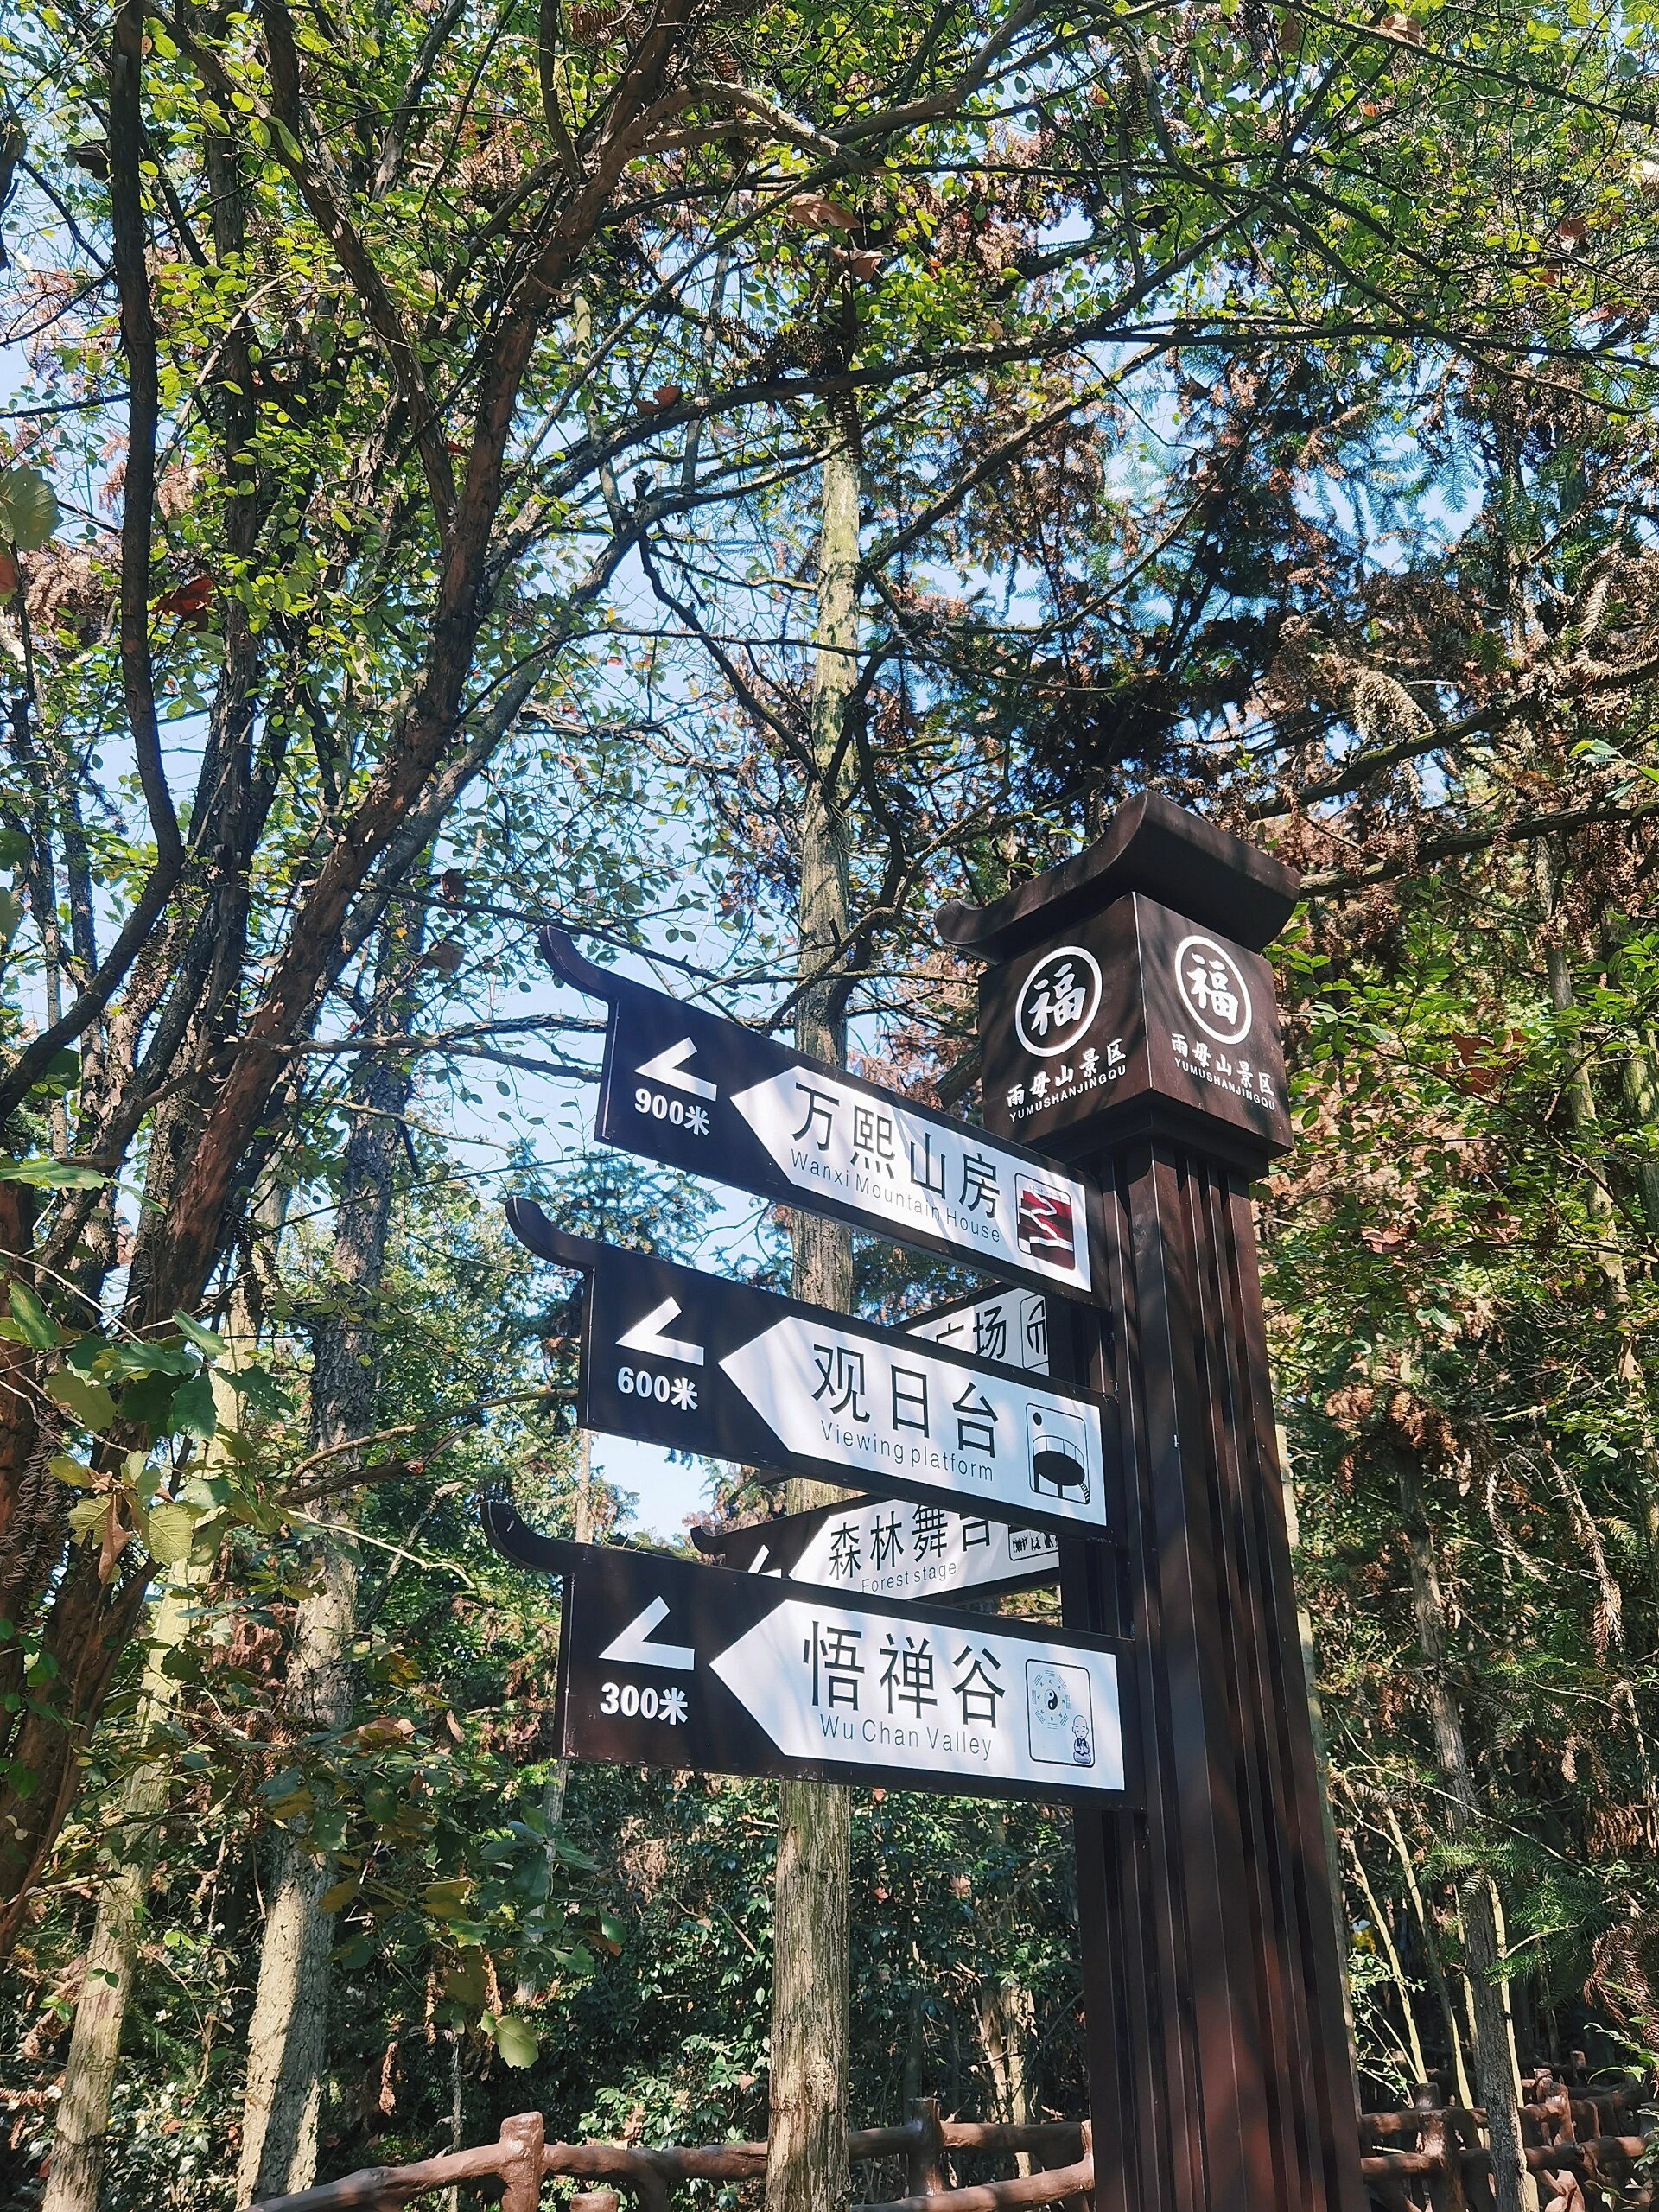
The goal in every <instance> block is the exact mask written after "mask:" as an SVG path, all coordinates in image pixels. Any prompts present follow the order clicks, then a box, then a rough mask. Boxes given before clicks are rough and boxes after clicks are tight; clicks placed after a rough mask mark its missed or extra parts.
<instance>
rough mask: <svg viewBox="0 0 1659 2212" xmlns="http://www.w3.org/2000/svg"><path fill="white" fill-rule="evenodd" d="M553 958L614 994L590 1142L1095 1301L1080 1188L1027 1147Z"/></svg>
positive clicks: (1085, 1202) (591, 985) (583, 981)
mask: <svg viewBox="0 0 1659 2212" xmlns="http://www.w3.org/2000/svg"><path fill="white" fill-rule="evenodd" d="M542 947H543V952H544V953H545V955H546V957H547V959H548V961H549V963H550V965H551V966H552V967H553V968H554V969H556V971H557V972H558V974H560V975H561V976H563V977H564V978H565V980H566V981H567V982H572V983H575V985H576V986H577V987H578V988H580V989H582V990H584V991H588V992H590V993H592V994H593V995H595V996H597V997H602V998H605V999H607V1000H608V1001H609V1002H610V1009H611V1018H610V1023H609V1027H608V1028H607V1033H606V1040H605V1065H604V1071H603V1074H602V1077H601V1084H600V1096H599V1115H598V1123H597V1128H598V1135H599V1136H600V1138H601V1141H603V1142H604V1143H606V1144H614V1145H620V1146H623V1147H626V1149H627V1150H628V1151H630V1152H638V1153H643V1154H645V1156H646V1157H647V1158H648V1159H652V1160H663V1161H664V1162H666V1163H667V1165H669V1166H672V1167H681V1168H684V1169H686V1170H688V1171H689V1172H690V1173H692V1174H694V1175H707V1176H711V1177H713V1178H714V1179H715V1180H716V1181H718V1182H722V1183H731V1184H734V1185H736V1186H737V1187H738V1189H740V1190H742V1191H750V1192H753V1193H754V1194H755V1195H756V1196H757V1197H760V1198H773V1199H777V1200H779V1201H780V1202H781V1203H783V1204H785V1205H796V1206H803V1207H805V1208H807V1209H808V1210H809V1211H811V1212H813V1213H819V1214H828V1215H830V1216H832V1217H834V1218H835V1219H836V1220H838V1221H846V1222H850V1223H851V1224H853V1225H854V1226H855V1228H859V1229H866V1230H874V1231H875V1232H876V1233H877V1234H879V1235H880V1236H891V1237H893V1238H894V1239H896V1240H897V1241H898V1242H899V1243H902V1244H913V1245H918V1246H919V1247H920V1248H921V1249H923V1250H925V1251H929V1252H938V1253H942V1254H944V1255H945V1256H946V1257H948V1258H950V1259H952V1260H957V1261H960V1262H963V1264H964V1265H966V1266H969V1267H972V1268H980V1269H982V1271H983V1272H984V1273H985V1274H989V1275H996V1276H1000V1277H1002V1278H1004V1279H1005V1280H1007V1281H1014V1282H1019V1283H1026V1284H1036V1285H1045V1284H1046V1285H1048V1286H1050V1287H1052V1288H1054V1289H1056V1290H1064V1291H1068V1292H1070V1293H1071V1294H1073V1295H1074V1296H1077V1297H1089V1296H1090V1295H1091V1294H1093V1290H1094V1286H1095V1281H1096V1268H1095V1265H1094V1261H1093V1256H1092V1249H1091V1247H1092V1239H1091V1233H1090V1227H1091V1223H1090V1201H1089V1199H1088V1197H1087V1194H1086V1192H1085V1188H1084V1185H1083V1183H1082V1182H1080V1181H1079V1180H1078V1179H1077V1178H1076V1177H1075V1176H1072V1175H1071V1174H1070V1173H1068V1172H1067V1171H1066V1170H1065V1168H1064V1167H1061V1166H1058V1165H1056V1163H1055V1162H1054V1161H1052V1160H1045V1159H1043V1158H1042V1157H1041V1156H1040V1155H1039V1154H1036V1153H1031V1152H1027V1151H1026V1150H1025V1149H1024V1148H1023V1147H1019V1146H1014V1145H1010V1144H1008V1143H1007V1142H1006V1141H1003V1140H1002V1139H1000V1138H996V1137H992V1136H988V1135H986V1133H985V1131H984V1130H982V1129H978V1128H974V1127H973V1126H972V1125H971V1124H970V1123H969V1122H958V1121H953V1120H952V1119H951V1118H950V1116H948V1115H945V1114H938V1113H935V1112H934V1111H933V1110H932V1109H931V1108H929V1107H925V1106H917V1105H913V1104H912V1103H911V1102H910V1101H909V1100H908V1099H904V1098H899V1097H898V1096H895V1095H894V1094H893V1092H892V1091H887V1090H881V1089H880V1088H879V1086H878V1085H876V1084H873V1083H865V1082H863V1081H862V1080H861V1078H860V1077H856V1076H850V1075H847V1074H845V1073H843V1072H842V1070H841V1069H839V1068H832V1067H829V1066H826V1065H824V1064H823V1062H822V1061H819V1060H814V1059H810V1058H807V1057H806V1055H805V1054H804V1053H801V1052H791V1051H790V1050H789V1049H788V1047H787V1046H782V1045H775V1044H773V1043H772V1041H771V1039H768V1038H765V1037H760V1036H757V1035H756V1034H755V1033H754V1032H753V1030H751V1029H746V1028H744V1027H743V1026H742V1024H741V1022H736V1021H728V1020H723V1019H721V1016H720V1015H718V1014H706V1013H704V1012H703V1011H702V1009H701V1008H700V1007H688V1006H685V1005H683V1004H682V1003H681V1001H679V1000H677V999H674V998H670V997H669V996H668V995H666V993H664V992H662V991H653V990H651V989H649V988H647V987H646V986H645V985H644V984H642V983H636V982H632V981H630V980H629V979H628V978H626V976H616V975H613V974H612V973H610V972H609V971H608V970H607V969H602V968H596V967H594V965H593V963H591V962H590V961H587V960H584V959H583V958H582V956H581V955H580V954H579V953H578V952H577V951H576V950H575V947H574V946H573V945H572V944H571V943H570V941H569V938H567V937H565V936H564V935H563V933H562V932H561V931H557V930H545V931H543V933H542Z"/></svg>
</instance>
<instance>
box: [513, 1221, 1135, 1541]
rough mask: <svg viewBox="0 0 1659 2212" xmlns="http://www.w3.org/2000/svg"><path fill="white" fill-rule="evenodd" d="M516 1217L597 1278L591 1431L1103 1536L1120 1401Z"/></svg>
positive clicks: (539, 1248) (581, 1409)
mask: <svg viewBox="0 0 1659 2212" xmlns="http://www.w3.org/2000/svg"><path fill="white" fill-rule="evenodd" d="M507 1218H508V1221H509V1222H510V1224H512V1229H513V1231H514V1233H515V1234H516V1235H517V1236H518V1237H519V1238H520V1239H521V1240H522V1241H523V1242H524V1243H526V1244H527V1245H529V1247H530V1249H531V1250H532V1251H533V1252H539V1253H540V1254H541V1255H542V1256H543V1258H545V1259H549V1260H554V1261H556V1262H558V1264H559V1265H560V1266H561V1267H566V1268H581V1269H582V1271H583V1272H584V1273H585V1274H588V1275H590V1277H591V1279H592V1280H591V1287H590V1289H589V1292H588V1298H587V1300H586V1301H585V1313H584V1316H583V1321H582V1375H581V1381H580V1385H579V1389H578V1393H577V1419H578V1420H579V1421H581V1423H582V1426H583V1427H585V1428H596V1429H601V1430H603V1431H604V1432H605V1433H607V1435H611V1436H630V1437H634V1438H637V1439H638V1440H639V1441H640V1442H642V1443H646V1444H663V1445H666V1446H669V1447H670V1448H671V1450H674V1451H679V1452H708V1453H709V1454H711V1455H712V1456H713V1457H715V1458H716V1459H736V1460H739V1461H741V1463H742V1464H743V1465H746V1466H751V1467H769V1468H772V1469H775V1470H776V1471H777V1472H779V1474H785V1475H791V1474H804V1475H813V1476H817V1477H818V1478H822V1479H826V1480H828V1481H830V1482H839V1483H845V1484H849V1485H851V1486H853V1487H855V1488H857V1489H861V1490H871V1491H876V1492H877V1493H878V1494H880V1495H881V1496H884V1497H885V1496H893V1497H905V1498H918V1499H921V1500H923V1501H925V1502H926V1503H929V1504H931V1505H933V1506H935V1507H938V1506H939V1505H942V1504H944V1503H949V1504H950V1505H952V1506H954V1507H955V1508H956V1509H957V1510H958V1511H959V1512H967V1513H969V1514H973V1513H979V1512H988V1513H995V1515H997V1516H999V1517H1001V1519H1004V1520H1007V1521H1014V1522H1024V1523H1029V1524H1030V1525H1032V1526H1033V1527H1037V1528H1044V1529H1056V1530H1062V1531H1063V1530H1070V1531H1071V1532H1072V1533H1073V1534H1076V1535H1095V1536H1097V1535H1101V1534H1102V1533H1103V1530H1104V1529H1105V1528H1106V1527H1107V1524H1108V1519H1109V1513H1108V1500H1107V1487H1108V1480H1109V1478H1110V1479H1111V1481H1112V1482H1113V1483H1114V1484H1115V1482H1116V1471H1117V1449H1116V1440H1117V1432H1116V1419H1115V1414H1116V1407H1115V1406H1113V1405H1112V1404H1111V1402H1109V1401H1107V1400H1103V1399H1100V1398H1097V1397H1096V1396H1094V1395H1091V1394H1090V1393H1088V1392H1085V1391H1083V1390H1080V1389H1077V1388H1075V1387H1074V1386H1072V1385H1070V1384H1065V1383H1055V1382H1052V1381H1050V1380H1049V1379H1048V1378H1047V1377H1046V1376H1033V1375H1028V1374H1026V1373H1023V1372H1022V1371H1021V1370H1020V1369H1018V1368H1014V1367H1005V1366H1001V1365H1000V1364H997V1363H993V1362H991V1361H988V1360H982V1359H972V1358H969V1357H968V1356H967V1355H966V1354H964V1353H962V1352H957V1351H947V1350H945V1349H944V1347H943V1346H942V1345H938V1344H930V1343H928V1342H926V1341H925V1339H923V1338H916V1337H907V1336H906V1335H904V1334H902V1333H901V1332H899V1331H897V1330H893V1329H880V1328H874V1327H872V1326H871V1325H869V1324H868V1322H862V1321H855V1320H852V1319H849V1317H848V1316H847V1315H846V1314H844V1313H826V1312H825V1311H824V1310H823V1308H822V1307H819V1306H803V1305H801V1304H799V1303H798V1301H797V1300H794V1299H790V1298H779V1297H777V1296H775V1295H774V1294H772V1292H771V1291H765V1290H754V1289H752V1288H750V1287H749V1286H748V1285H747V1284H744V1283H732V1282H721V1281H718V1280H717V1279H716V1278H715V1277H714V1276H712V1275H705V1274H696V1272H694V1271H693V1270H692V1269H691V1268H681V1267H675V1266H672V1265H671V1264H670V1262H667V1261H664V1260H653V1259H650V1258H648V1257H647V1256H646V1255H645V1254H644V1253H640V1252H629V1251H624V1250H621V1249H619V1248H618V1247H616V1246H614V1245H609V1244H595V1243H590V1242H589V1240H588V1238H586V1237H582V1236H566V1235H565V1234H564V1233H563V1231H562V1230H556V1229H555V1228H554V1227H553V1225H552V1224H551V1223H550V1221H549V1220H548V1218H547V1217H546V1216H545V1215H544V1214H543V1212H542V1211H541V1209H540V1208H539V1207H538V1206H536V1205H531V1203H530V1201H529V1200H527V1199H524V1198H514V1199H512V1200H510V1201H509V1203H508V1207H507ZM670 1328H672V1331H673V1333H672V1334H671V1335H670V1334H669V1333H667V1332H668V1331H669V1329H670ZM1108 1438H1110V1442H1108Z"/></svg>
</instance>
